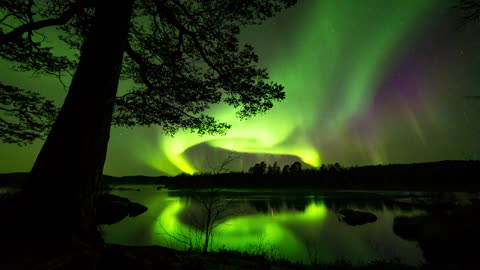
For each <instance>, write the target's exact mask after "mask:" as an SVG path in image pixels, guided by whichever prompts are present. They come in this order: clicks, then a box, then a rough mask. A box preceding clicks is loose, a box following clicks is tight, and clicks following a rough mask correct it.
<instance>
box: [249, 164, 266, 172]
mask: <svg viewBox="0 0 480 270" xmlns="http://www.w3.org/2000/svg"><path fill="white" fill-rule="evenodd" d="M248 172H249V173H251V174H254V175H264V174H265V173H267V164H266V163H265V162H263V161H262V162H260V163H255V165H253V166H252V167H250V169H249V170H248Z"/></svg>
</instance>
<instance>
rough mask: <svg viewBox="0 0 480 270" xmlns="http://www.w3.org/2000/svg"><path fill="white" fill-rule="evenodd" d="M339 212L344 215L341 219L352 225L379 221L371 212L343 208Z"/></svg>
mask: <svg viewBox="0 0 480 270" xmlns="http://www.w3.org/2000/svg"><path fill="white" fill-rule="evenodd" d="M339 213H340V214H341V215H343V217H342V218H340V219H341V220H342V221H343V222H345V223H347V224H348V225H351V226H357V225H364V224H367V223H372V222H375V221H377V216H375V215H374V214H372V213H369V212H362V211H354V210H351V209H342V210H340V211H339Z"/></svg>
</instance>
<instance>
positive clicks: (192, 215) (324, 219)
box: [103, 186, 423, 265]
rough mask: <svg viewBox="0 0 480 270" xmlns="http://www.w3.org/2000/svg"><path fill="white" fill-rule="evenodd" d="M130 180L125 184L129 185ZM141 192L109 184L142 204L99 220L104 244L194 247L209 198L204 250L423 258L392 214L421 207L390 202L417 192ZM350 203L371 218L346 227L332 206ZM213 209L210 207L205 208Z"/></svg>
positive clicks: (319, 257)
mask: <svg viewBox="0 0 480 270" xmlns="http://www.w3.org/2000/svg"><path fill="white" fill-rule="evenodd" d="M130 187H132V186H130ZM133 188H140V189H141V191H135V190H116V191H114V192H113V193H115V194H117V195H120V196H124V197H128V198H129V199H131V200H132V201H136V202H139V203H142V204H144V205H146V206H147V207H148V208H149V210H148V211H147V212H145V213H144V214H142V215H140V216H138V217H135V218H126V219H124V220H122V221H121V222H119V223H117V224H113V225H106V226H103V232H104V237H105V239H106V241H108V242H110V243H117V244H125V245H163V246H169V247H173V248H176V249H188V248H189V246H191V245H194V246H196V245H197V246H201V244H202V243H203V238H202V237H204V236H203V235H202V233H201V232H202V230H201V225H200V223H201V221H202V220H204V218H205V216H206V213H207V212H206V211H205V206H203V205H202V203H205V204H207V203H210V201H211V200H212V198H213V201H214V203H213V204H212V205H213V207H212V209H213V210H215V209H219V211H217V212H218V213H219V215H221V216H222V217H224V219H221V218H219V219H218V220H219V222H217V224H216V225H218V226H216V228H215V229H214V231H213V237H212V243H211V246H210V248H211V249H218V248H226V249H236V250H242V251H249V252H264V253H266V254H267V255H269V256H276V257H283V258H287V259H289V260H292V261H301V262H304V263H311V262H320V263H333V262H335V261H337V260H346V261H350V262H352V263H354V264H361V263H366V262H369V261H372V260H376V259H381V260H390V259H395V260H400V261H401V262H403V263H406V264H412V265H416V264H419V263H421V262H423V256H422V251H421V250H420V249H419V247H418V246H417V244H416V242H411V241H406V240H403V239H401V238H399V237H398V236H396V235H395V234H394V233H393V229H392V228H393V218H394V217H395V216H396V215H408V216H412V215H419V214H422V211H421V210H418V209H413V208H408V207H402V206H401V204H397V202H402V201H409V200H412V197H417V199H419V198H422V194H420V193H398V192H395V193H394V192H392V193H389V192H381V193H380V192H375V193H372V192H362V191H359V192H327V193H325V192H315V191H279V192H271V191H258V190H230V191H224V192H222V193H220V194H217V193H215V194H213V195H212V193H211V192H208V191H205V192H199V193H195V194H192V193H187V192H180V191H169V190H166V189H162V190H156V187H153V186H135V187H133ZM344 208H349V209H353V210H360V211H368V212H371V213H373V214H375V215H376V216H377V217H378V220H377V221H376V222H374V223H368V224H365V225H361V226H350V225H348V224H346V223H344V222H343V221H341V220H340V217H341V216H340V215H339V214H338V211H339V210H340V209H344ZM211 212H212V214H213V213H214V212H215V211H211Z"/></svg>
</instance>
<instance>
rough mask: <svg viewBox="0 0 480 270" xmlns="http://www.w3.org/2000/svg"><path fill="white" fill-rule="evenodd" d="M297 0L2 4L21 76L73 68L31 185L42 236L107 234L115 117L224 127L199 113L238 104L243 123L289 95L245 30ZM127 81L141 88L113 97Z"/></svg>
mask: <svg viewBox="0 0 480 270" xmlns="http://www.w3.org/2000/svg"><path fill="white" fill-rule="evenodd" d="M294 2H295V0H252V1H224V0H208V1H205V0H196V1H194V0H192V1H179V0H123V1H114V0H98V1H95V0H77V1H72V0H50V1H33V0H2V1H1V2H0V58H2V59H4V60H6V61H9V62H11V63H13V64H14V65H15V67H16V68H17V69H19V70H23V71H33V72H36V73H39V74H52V75H55V76H59V77H61V76H62V74H63V73H64V72H72V73H74V74H73V78H72V82H71V84H70V86H69V90H68V94H67V96H66V99H65V102H64V104H63V106H62V108H61V110H60V113H59V115H58V118H57V119H56V122H55V124H54V125H53V127H52V130H51V131H50V133H49V135H48V137H47V140H46V142H45V144H44V145H43V148H42V149H41V151H40V153H39V155H38V157H37V159H36V161H35V164H34V166H33V168H32V170H31V172H30V177H29V181H28V183H27V184H26V186H25V188H24V192H23V196H24V198H25V199H26V200H27V201H28V200H30V201H33V202H34V205H35V206H36V210H35V211H33V210H32V213H31V214H32V215H34V219H33V220H37V221H40V224H36V226H37V229H38V230H39V231H43V232H42V233H41V234H37V236H44V237H45V238H47V239H48V241H49V242H58V243H63V240H66V242H65V243H64V244H71V242H72V239H73V242H86V243H92V242H96V241H97V240H99V239H100V238H99V237H98V234H97V229H96V224H95V207H94V205H95V202H96V199H97V194H98V190H99V186H100V185H99V182H100V179H101V176H102V171H103V166H104V162H105V156H106V152H107V144H108V140H109V133H110V126H111V124H112V119H113V123H114V124H117V125H121V126H133V125H146V126H150V125H159V126H161V127H162V129H163V130H164V131H165V132H168V133H173V132H175V131H176V130H178V129H192V130H195V131H197V132H198V133H200V134H204V133H214V134H218V133H219V134H222V133H225V132H226V130H227V129H228V128H229V127H230V126H229V124H228V123H221V122H218V121H217V120H215V119H214V118H213V117H211V116H209V115H206V114H204V113H203V112H204V111H205V110H206V109H208V108H209V106H210V105H211V104H216V103H221V102H223V103H226V104H228V105H231V106H233V107H235V108H237V116H238V117H240V118H246V117H249V116H252V115H255V114H257V113H262V112H265V111H267V110H268V109H270V108H271V107H272V106H273V102H274V101H280V100H282V99H284V97H285V95H284V92H283V87H282V86H281V85H278V84H276V83H272V82H269V81H268V79H269V78H268V74H267V72H266V70H265V69H261V68H258V67H257V65H256V64H257V60H258V57H257V56H256V55H255V53H254V51H253V48H252V46H250V45H244V46H243V47H242V48H240V46H239V41H238V38H237V36H238V34H239V32H240V28H241V27H242V26H245V25H248V24H258V23H261V22H262V21H264V20H265V19H267V18H269V17H271V16H273V15H275V14H276V13H277V12H279V11H281V10H282V9H284V8H287V7H289V6H291V5H293V4H294ZM46 27H56V29H57V31H58V32H57V33H58V36H59V38H60V40H62V41H64V42H65V43H66V44H67V45H68V46H70V48H71V49H72V52H73V53H71V54H66V55H63V56H58V55H56V54H54V51H53V48H51V47H49V46H48V44H46V43H44V42H42V41H43V38H44V37H45V36H44V33H42V32H40V30H42V29H44V28H46ZM76 54H77V55H79V57H76V56H75V55H76ZM120 78H125V79H131V80H132V81H133V82H134V83H135V86H133V87H132V89H130V90H129V91H128V92H127V93H126V94H124V95H122V96H117V86H118V83H119V79H120ZM114 107H115V112H114ZM32 204H33V203H32ZM39 209H41V210H39ZM37 213H38V215H41V216H35V214H37ZM40 213H41V214H40Z"/></svg>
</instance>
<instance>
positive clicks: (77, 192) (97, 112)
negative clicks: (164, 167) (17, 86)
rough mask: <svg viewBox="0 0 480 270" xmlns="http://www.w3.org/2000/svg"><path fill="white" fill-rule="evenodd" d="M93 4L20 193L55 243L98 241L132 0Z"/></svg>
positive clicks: (38, 227) (39, 231)
mask: <svg viewBox="0 0 480 270" xmlns="http://www.w3.org/2000/svg"><path fill="white" fill-rule="evenodd" d="M95 2H96V6H95V8H96V10H95V15H94V20H93V24H92V29H91V31H90V33H89V34H88V36H87V37H86V39H85V41H84V44H83V46H82V49H81V56H80V61H79V65H78V68H77V70H76V72H75V74H74V76H73V79H72V83H71V85H70V89H69V91H68V94H67V97H66V99H65V102H64V104H63V107H62V109H61V111H60V114H59V116H58V119H57V120H56V123H55V125H54V126H53V128H52V130H51V131H50V133H49V135H48V138H47V140H46V142H45V144H44V145H43V148H42V150H41V152H40V154H39V155H38V157H37V160H36V161H35V164H34V166H33V168H32V170H31V172H30V176H29V181H28V182H27V184H26V185H25V187H24V192H23V193H24V195H25V197H26V198H27V200H28V201H29V202H30V203H31V207H32V209H33V211H32V212H34V216H36V217H37V218H38V219H37V220H33V221H34V222H35V225H33V226H32V228H34V229H35V231H36V232H34V233H36V234H38V235H44V236H45V238H48V239H49V241H50V242H51V241H57V243H55V244H58V245H59V246H62V245H64V244H65V245H70V244H72V243H73V244H75V243H78V242H80V243H84V244H91V243H92V242H95V241H98V240H100V239H101V237H100V236H99V235H98V234H97V227H96V223H95V203H96V199H97V194H98V191H99V184H100V180H101V177H102V171H103V166H104V162H105V158H106V153H107V144H108V140H109V136H110V125H111V121H112V113H113V106H114V101H115V96H116V93H117V87H118V81H119V76H120V69H121V66H122V58H123V54H124V50H125V45H126V42H127V39H128V32H129V26H130V18H131V15H132V9H133V2H134V0H119V1H115V0H99V1H95ZM40 238H41V237H40Z"/></svg>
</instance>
